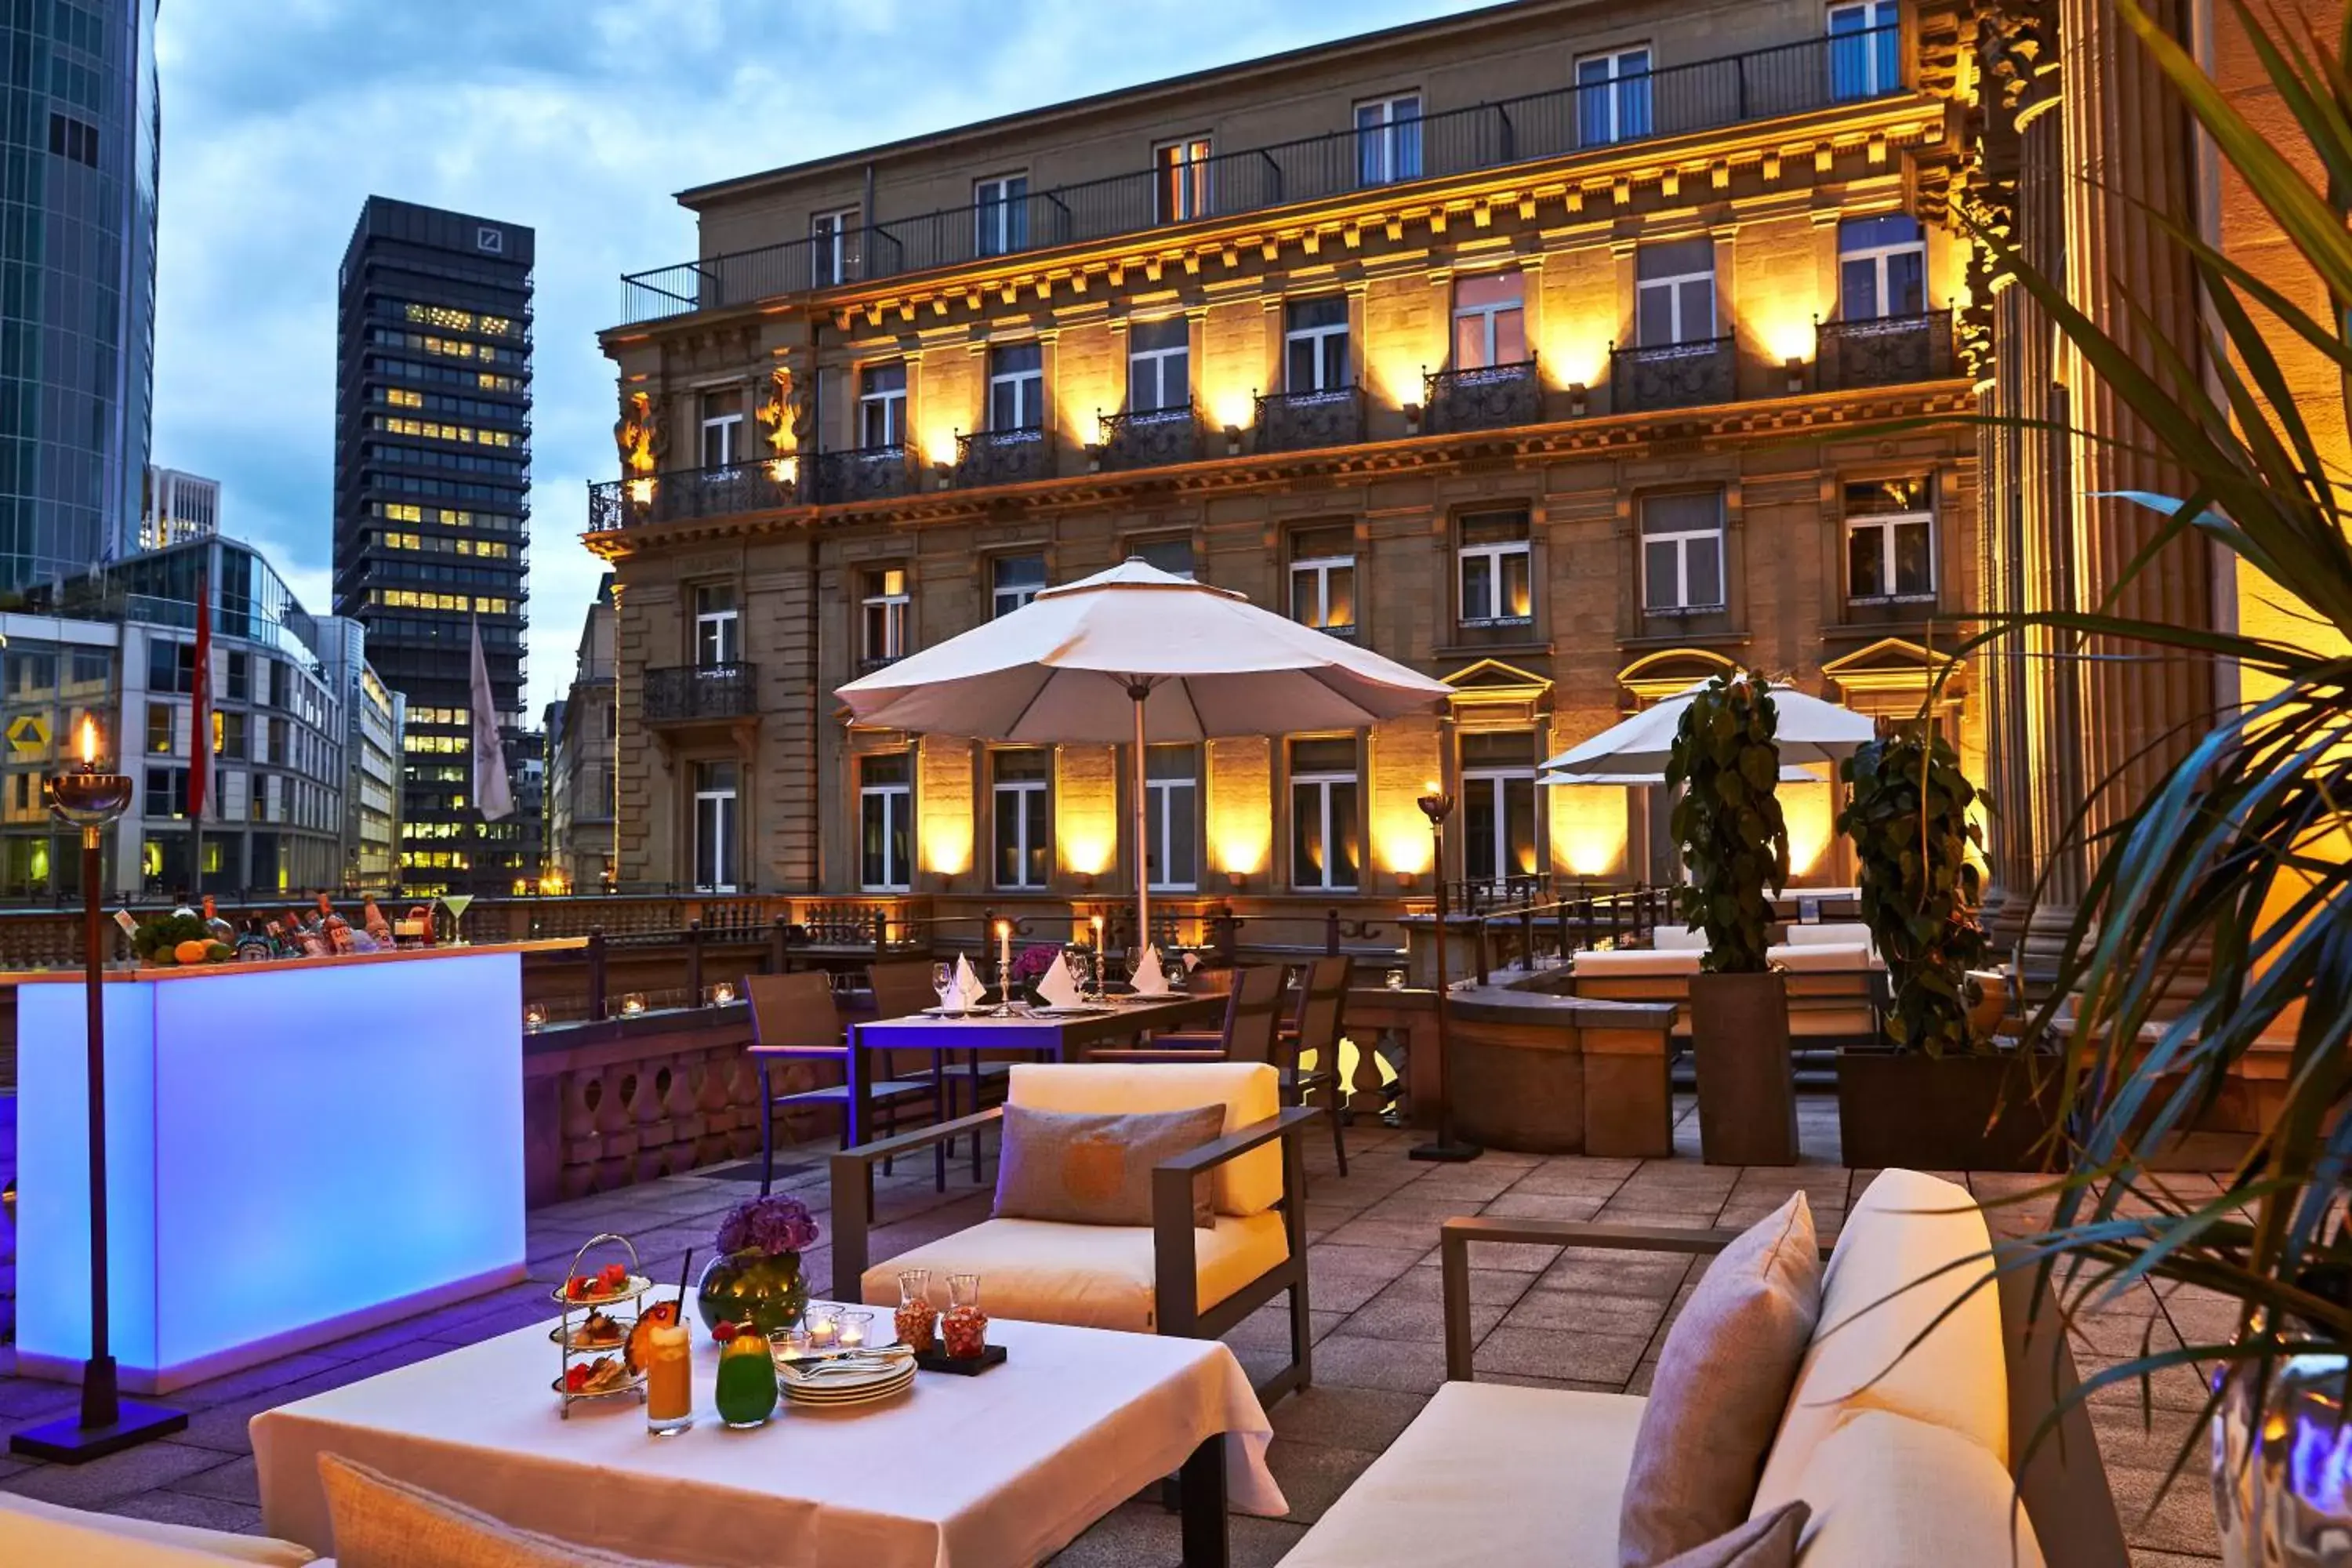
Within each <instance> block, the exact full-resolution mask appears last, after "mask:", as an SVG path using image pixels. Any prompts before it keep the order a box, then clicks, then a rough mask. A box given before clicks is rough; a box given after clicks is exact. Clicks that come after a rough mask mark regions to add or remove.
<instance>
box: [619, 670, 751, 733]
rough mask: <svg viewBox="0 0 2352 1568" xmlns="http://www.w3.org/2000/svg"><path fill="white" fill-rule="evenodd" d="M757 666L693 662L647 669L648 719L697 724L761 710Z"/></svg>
mask: <svg viewBox="0 0 2352 1568" xmlns="http://www.w3.org/2000/svg"><path fill="white" fill-rule="evenodd" d="M756 674H757V670H756V668H755V667H754V666H751V665H748V664H689V665H682V666H677V667H674V668H668V669H649V670H647V671H646V722H647V723H649V724H697V723H703V722H707V721H710V720H714V719H740V718H743V717H745V716H746V715H748V714H751V713H756V712H758V711H759V682H758V680H757V679H755V677H756Z"/></svg>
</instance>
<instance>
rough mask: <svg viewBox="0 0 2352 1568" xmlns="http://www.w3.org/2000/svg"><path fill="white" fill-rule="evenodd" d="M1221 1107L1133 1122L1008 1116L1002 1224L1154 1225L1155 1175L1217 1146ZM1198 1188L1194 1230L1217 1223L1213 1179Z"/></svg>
mask: <svg viewBox="0 0 2352 1568" xmlns="http://www.w3.org/2000/svg"><path fill="white" fill-rule="evenodd" d="M1224 1124H1225V1108H1224V1107H1223V1106H1222V1105H1203V1106H1198V1107H1195V1108H1194V1109H1192V1110H1155V1111H1139V1112H1135V1113H1132V1114H1129V1115H1126V1116H1114V1115H1099V1114H1088V1113H1087V1112H1084V1111H1076V1110H1037V1109H1036V1108H1035V1107H1034V1106H1027V1105H1008V1106H1006V1107H1005V1108H1004V1138H1003V1152H1002V1153H1000V1154H999V1155H998V1157H997V1162H996V1210H995V1213H996V1216H997V1217H998V1218H999V1219H1051V1220H1059V1221H1061V1222H1063V1223H1064V1224H1066V1225H1150V1223H1151V1221H1152V1213H1151V1168H1152V1167H1153V1166H1154V1165H1157V1164H1159V1163H1160V1162H1161V1161H1162V1160H1170V1159H1173V1158H1175V1157H1176V1156H1177V1155H1179V1154H1182V1153H1186V1152H1190V1151H1192V1150H1194V1149H1197V1148H1199V1147H1200V1146H1201V1145H1202V1144H1203V1143H1211V1142H1215V1141H1216V1138H1217V1135H1218V1133H1219V1132H1221V1131H1223V1128H1224ZM1212 1175H1213V1173H1202V1175H1200V1176H1199V1177H1197V1178H1195V1179H1194V1181H1193V1183H1192V1223H1193V1224H1194V1225H1196V1226H1202V1227H1204V1228H1205V1227H1207V1226H1213V1225H1214V1224H1216V1222H1217V1208H1216V1203H1215V1200H1214V1198H1213V1195H1212V1193H1213V1188H1212V1185H1211V1180H1210V1178H1211V1176H1212Z"/></svg>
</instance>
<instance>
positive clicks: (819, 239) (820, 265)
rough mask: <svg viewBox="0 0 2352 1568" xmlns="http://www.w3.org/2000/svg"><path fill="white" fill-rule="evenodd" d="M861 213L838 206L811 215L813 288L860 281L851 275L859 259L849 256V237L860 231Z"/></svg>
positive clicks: (810, 256)
mask: <svg viewBox="0 0 2352 1568" xmlns="http://www.w3.org/2000/svg"><path fill="white" fill-rule="evenodd" d="M861 210H862V209H860V208H858V207H854V206H852V207H835V208H833V209H832V210H831V211H829V212H821V213H811V214H810V215H809V287H810V288H812V289H830V288H832V287H834V286H835V284H839V283H849V282H854V281H856V279H853V278H852V277H851V276H850V273H851V271H852V270H853V263H854V262H855V260H856V258H854V257H852V256H851V255H850V253H849V237H850V236H851V235H854V234H856V233H857V232H858V229H859V227H860V225H859V223H858V221H857V220H858V217H859V216H860V214H861Z"/></svg>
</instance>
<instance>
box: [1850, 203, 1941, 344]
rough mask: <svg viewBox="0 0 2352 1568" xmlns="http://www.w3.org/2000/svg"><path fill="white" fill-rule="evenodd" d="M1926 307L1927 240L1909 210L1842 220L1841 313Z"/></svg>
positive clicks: (1867, 317)
mask: <svg viewBox="0 0 2352 1568" xmlns="http://www.w3.org/2000/svg"><path fill="white" fill-rule="evenodd" d="M1926 311H1927V237H1926V236H1924V235H1923V234H1922V233H1921V232H1920V229H1919V220H1918V219H1917V218H1915V217H1913V216H1910V215H1909V214H1907V213H1889V214H1887V215H1886V216H1884V217H1858V218H1848V219H1846V220H1845V221H1844V222H1843V223H1842V224H1840V225H1838V314H1839V315H1840V316H1842V317H1843V318H1844V319H1845V320H1846V321H1876V320H1879V319H1881V318H1883V317H1886V316H1917V315H1922V314H1924V313H1925V312H1926Z"/></svg>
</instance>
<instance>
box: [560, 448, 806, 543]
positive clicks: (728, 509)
mask: <svg viewBox="0 0 2352 1568" xmlns="http://www.w3.org/2000/svg"><path fill="white" fill-rule="evenodd" d="M780 470H781V471H780ZM792 475H793V470H792V467H791V465H790V464H787V463H779V462H767V463H735V464H731V465H730V466H729V467H726V468H678V469H675V470H673V471H671V472H669V473H666V474H649V475H646V476H645V477H643V478H640V479H606V480H604V481H602V482H600V483H596V484H592V485H590V486H589V487H588V529H589V531H590V532H592V533H594V532H603V531H607V530H610V529H615V528H641V527H644V526H645V525H646V524H647V523H655V522H680V521H688V520H690V519H694V518H702V517H731V516H733V515H735V514H736V513H739V512H747V511H767V510H772V509H774V508H777V507H787V506H797V505H799V504H800V493H799V492H800V487H799V485H798V484H797V483H796V482H795V481H794V479H793V477H792Z"/></svg>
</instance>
